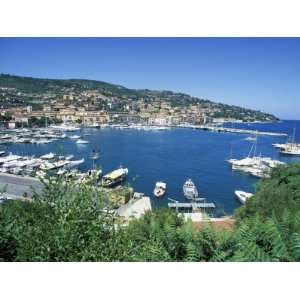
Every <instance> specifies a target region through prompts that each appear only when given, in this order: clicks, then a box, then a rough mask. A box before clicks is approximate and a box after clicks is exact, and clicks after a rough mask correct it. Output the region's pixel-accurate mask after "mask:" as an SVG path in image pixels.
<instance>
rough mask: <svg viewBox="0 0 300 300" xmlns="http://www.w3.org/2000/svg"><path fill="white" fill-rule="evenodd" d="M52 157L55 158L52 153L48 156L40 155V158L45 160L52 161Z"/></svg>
mask: <svg viewBox="0 0 300 300" xmlns="http://www.w3.org/2000/svg"><path fill="white" fill-rule="evenodd" d="M54 157H55V154H54V153H52V152H50V153H48V154H44V155H42V156H41V157H40V158H41V159H46V160H48V159H53V158H54Z"/></svg>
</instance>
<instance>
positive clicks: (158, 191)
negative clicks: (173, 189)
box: [153, 181, 167, 198]
mask: <svg viewBox="0 0 300 300" xmlns="http://www.w3.org/2000/svg"><path fill="white" fill-rule="evenodd" d="M166 189H167V184H166V183H165V182H162V181H158V182H156V184H155V188H154V191H153V194H154V196H155V197H157V198H160V197H162V196H163V195H164V194H165V193H166Z"/></svg>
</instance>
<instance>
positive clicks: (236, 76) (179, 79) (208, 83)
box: [0, 38, 300, 119]
mask: <svg viewBox="0 0 300 300" xmlns="http://www.w3.org/2000/svg"><path fill="white" fill-rule="evenodd" d="M0 73H9V74H15V75H24V76H33V77H42V78H85V79H96V80H102V81H107V82H111V83H117V84H121V85H124V86H126V87H129V88H149V89H167V90H173V91H179V92H185V93H188V94H191V95H193V96H199V97H203V98H207V99H210V100H213V101H218V102H223V103H227V104H235V105H240V106H244V107H248V108H253V109H259V110H262V111H266V112H271V113H274V114H276V115H277V116H279V117H281V118H286V119H300V38H0Z"/></svg>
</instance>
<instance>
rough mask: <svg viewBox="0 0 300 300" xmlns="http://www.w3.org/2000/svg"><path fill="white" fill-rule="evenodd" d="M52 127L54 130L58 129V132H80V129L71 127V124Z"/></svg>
mask: <svg viewBox="0 0 300 300" xmlns="http://www.w3.org/2000/svg"><path fill="white" fill-rule="evenodd" d="M50 127H51V128H53V129H56V130H61V131H77V130H80V128H79V127H76V126H73V125H70V124H66V123H63V124H61V125H51V126H50Z"/></svg>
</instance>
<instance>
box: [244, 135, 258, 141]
mask: <svg viewBox="0 0 300 300" xmlns="http://www.w3.org/2000/svg"><path fill="white" fill-rule="evenodd" d="M245 141H248V142H256V137H254V136H248V137H246V138H245Z"/></svg>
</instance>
